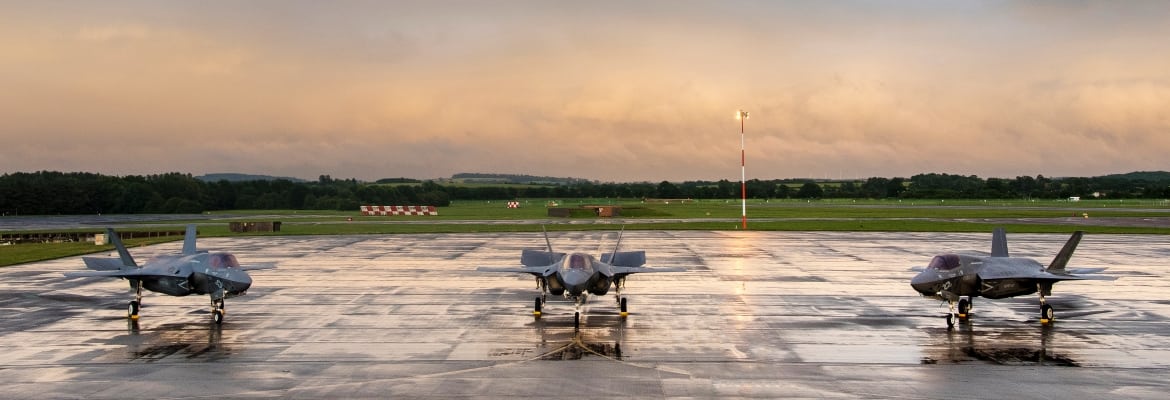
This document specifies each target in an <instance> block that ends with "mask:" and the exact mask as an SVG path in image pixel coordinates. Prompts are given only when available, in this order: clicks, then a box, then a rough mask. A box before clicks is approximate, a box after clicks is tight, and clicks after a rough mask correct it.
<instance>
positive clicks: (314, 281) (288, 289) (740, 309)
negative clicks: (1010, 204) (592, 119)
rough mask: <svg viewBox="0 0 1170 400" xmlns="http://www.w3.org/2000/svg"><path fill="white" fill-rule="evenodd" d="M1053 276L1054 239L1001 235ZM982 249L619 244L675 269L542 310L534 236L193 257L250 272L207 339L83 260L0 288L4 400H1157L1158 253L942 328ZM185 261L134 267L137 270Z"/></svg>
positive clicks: (583, 242)
mask: <svg viewBox="0 0 1170 400" xmlns="http://www.w3.org/2000/svg"><path fill="white" fill-rule="evenodd" d="M615 237H616V232H557V233H554V234H553V237H552V243H553V246H554V247H555V248H556V249H557V250H559V251H587V252H591V253H600V252H602V251H607V250H611V249H612V248H611V246H612V245H613V241H614V239H615ZM1008 238H1009V246H1010V249H1011V251H1012V254H1013V255H1014V256H1030V257H1035V258H1037V259H1040V260H1042V261H1043V262H1044V263H1047V260H1049V259H1050V258H1051V257H1052V256H1053V255H1054V254H1055V253H1056V252H1057V251H1058V250H1059V248H1060V247H1061V245H1063V243H1064V241H1065V240H1066V239H1067V235H1042V234H1011V233H1009V234H1008ZM989 245H990V233H987V234H967V233H963V234H940V233H837V232H734V231H732V232H707V231H631V232H626V234H625V238H624V239H623V244H622V247H623V249H625V250H637V249H642V250H646V251H647V258H648V261H649V263H650V265H651V266H682V267H686V268H688V269H689V271H687V272H683V273H664V274H641V275H634V276H632V277H631V278H629V280H628V281H627V284H626V287H625V289H624V291H623V294H624V295H625V296H627V297H628V298H629V304H630V311H631V313H630V316H629V317H628V318H626V319H622V318H621V317H620V316H619V315H618V312H617V311H618V309H617V305H616V302H615V300H614V297H613V296H612V295H608V296H604V297H594V298H592V299H590V302H589V303H588V304H587V305H586V306H585V307H584V314H585V317H584V318H583V322H582V327H581V329H580V331H577V332H575V331H574V329H573V321H572V320H573V306H572V304H570V303H567V302H563V301H555V300H552V298H551V297H550V302H549V304H547V305H546V306H545V309H544V316H543V317H542V318H541V319H539V320H536V319H534V318H533V317H532V313H531V307H532V303H533V298H534V297H535V296H536V294H537V289H536V286H535V283H534V282H533V280H532V278H530V277H525V276H520V275H517V276H512V275H507V274H493V273H481V272H475V271H474V269H475V267H476V266H481V265H488V266H510V265H515V263H516V262H517V261H518V259H519V253H520V250H521V249H524V248H540V247H542V246H543V238H542V237H541V236H540V234H531V233H523V234H433V235H368V236H316V237H251V238H213V239H201V241H200V247H201V248H203V249H212V250H230V251H232V252H234V253H235V254H236V255H237V257H238V258H239V259H240V261H241V262H242V263H244V264H248V263H259V262H276V263H277V264H278V268H277V269H273V270H260V271H255V272H253V273H252V275H253V278H254V280H255V285H254V287H253V288H252V290H251V291H250V292H249V293H248V295H247V296H243V297H239V298H233V299H229V300H228V301H227V305H226V310H227V316H226V322H225V323H224V324H223V325H222V326H215V325H214V324H213V323H212V322H211V318H210V315H209V309H208V299H207V298H206V297H203V296H191V297H168V296H163V295H159V294H156V293H149V294H147V295H146V298H145V302H144V306H143V308H142V317H141V319H140V320H139V321H138V322H137V323H136V324H131V323H130V322H128V320H127V319H126V318H125V304H126V301H128V300H130V298H131V294H130V291H129V289H128V286H127V284H126V282H125V281H117V280H112V279H107V280H101V279H95V278H65V277H63V276H62V275H61V272H64V271H71V270H80V269H82V268H83V266H82V262H81V260H80V258H78V257H72V258H66V259H60V260H55V261H48V262H40V263H34V264H25V265H19V266H12V267H5V268H0V382H2V383H3V384H2V385H0V398H24V399H33V398H88V399H103V398H204V397H210V398H223V397H233V398H257V397H287V398H395V397H428V396H435V397H456V398H458V397H475V398H503V397H507V398H537V397H539V398H547V397H566V396H568V397H585V396H588V397H594V398H607V397H609V398H615V397H631V396H633V397H638V398H662V397H763V398H775V397H805V398H807V397H813V398H971V399H975V398H979V399H983V398H1045V399H1047V398H1165V390H1166V388H1168V387H1170V373H1168V372H1170V371H1168V369H1170V323H1168V318H1170V297H1168V295H1167V293H1170V282H1168V281H1167V280H1166V279H1165V276H1166V274H1167V272H1168V271H1170V240H1167V238H1166V237H1165V236H1153V235H1151V236H1143V235H1087V236H1086V237H1085V238H1084V240H1083V241H1082V242H1081V244H1080V247H1079V248H1078V249H1077V252H1076V254H1075V255H1074V256H1073V259H1072V262H1071V263H1070V267H1109V270H1108V271H1107V273H1109V274H1111V275H1113V276H1116V277H1118V278H1119V279H1118V280H1116V281H1082V282H1062V283H1059V284H1057V285H1056V287H1055V289H1054V293H1053V296H1051V297H1049V303H1050V304H1052V305H1053V306H1054V307H1055V308H1056V313H1057V314H1056V317H1057V321H1056V322H1055V324H1053V325H1052V326H1042V325H1041V324H1040V323H1039V322H1038V316H1039V315H1038V314H1039V310H1038V308H1039V307H1038V302H1037V299H1036V297H1035V296H1027V297H1021V298H1015V299H1005V300H986V299H976V301H975V308H974V311H973V317H972V319H971V320H970V321H968V322H963V323H960V324H959V325H958V326H957V327H956V328H955V329H954V330H948V329H947V328H946V322H945V320H944V315H945V313H946V312H947V307H946V305H945V304H943V303H940V302H938V301H936V300H931V299H927V298H923V297H919V296H918V295H917V294H916V293H915V292H914V291H913V290H912V289H911V288H910V286H909V283H908V282H909V279H910V277H911V276H912V275H913V274H914V273H913V272H911V271H910V268H912V267H915V266H922V265H925V264H926V262H928V261H929V260H930V257H931V256H933V255H934V254H936V253H940V252H950V251H961V250H978V251H986V250H987V248H988V247H989ZM180 246H181V245H180V243H177V242H176V243H167V244H161V245H155V246H149V247H143V248H137V249H132V251H133V252H134V254H135V256H136V257H137V258H139V259H140V260H144V259H145V258H146V257H148V256H150V255H156V254H169V253H172V252H176V251H178V249H179V247H180Z"/></svg>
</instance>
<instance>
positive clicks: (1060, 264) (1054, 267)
mask: <svg viewBox="0 0 1170 400" xmlns="http://www.w3.org/2000/svg"><path fill="white" fill-rule="evenodd" d="M1084 235H1085V232H1084V231H1076V232H1073V234H1072V236H1071V237H1069V238H1068V242H1065V243H1064V247H1063V248H1061V249H1060V253H1056V258H1053V259H1052V264H1048V271H1049V272H1061V271H1064V266H1065V265H1068V260H1069V259H1070V258H1072V255H1073V251H1074V250H1076V249H1077V245H1078V244H1080V243H1081V237H1082V236H1084Z"/></svg>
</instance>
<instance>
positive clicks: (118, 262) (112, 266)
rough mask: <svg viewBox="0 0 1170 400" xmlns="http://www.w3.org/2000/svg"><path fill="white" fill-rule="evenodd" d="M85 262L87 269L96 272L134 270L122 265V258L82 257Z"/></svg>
mask: <svg viewBox="0 0 1170 400" xmlns="http://www.w3.org/2000/svg"><path fill="white" fill-rule="evenodd" d="M81 260H82V261H85V267H86V268H89V269H92V270H95V271H118V270H121V269H123V268H133V267H130V266H125V265H122V259H121V258H107V257H81Z"/></svg>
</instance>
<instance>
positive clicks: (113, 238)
mask: <svg viewBox="0 0 1170 400" xmlns="http://www.w3.org/2000/svg"><path fill="white" fill-rule="evenodd" d="M106 237H107V238H109V240H110V243H113V244H114V248H115V249H118V258H121V259H122V265H123V266H127V267H137V266H138V263H136V262H134V257H131V256H130V252H129V251H126V246H125V245H123V244H122V238H121V237H119V236H118V234H117V233H116V232H114V228H106Z"/></svg>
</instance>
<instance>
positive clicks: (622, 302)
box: [621, 297, 630, 317]
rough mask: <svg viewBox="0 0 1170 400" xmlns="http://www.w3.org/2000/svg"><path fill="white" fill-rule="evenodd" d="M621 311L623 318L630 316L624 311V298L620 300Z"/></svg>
mask: <svg viewBox="0 0 1170 400" xmlns="http://www.w3.org/2000/svg"><path fill="white" fill-rule="evenodd" d="M621 311H622V316H623V317H624V316H627V315H630V313H629V312H628V311H627V310H626V298H625V297H622V300H621Z"/></svg>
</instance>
